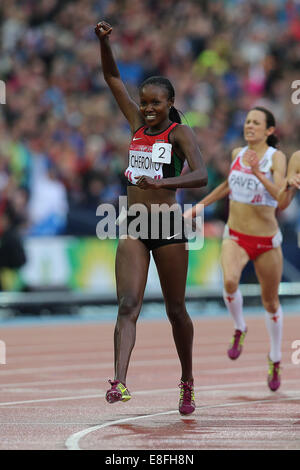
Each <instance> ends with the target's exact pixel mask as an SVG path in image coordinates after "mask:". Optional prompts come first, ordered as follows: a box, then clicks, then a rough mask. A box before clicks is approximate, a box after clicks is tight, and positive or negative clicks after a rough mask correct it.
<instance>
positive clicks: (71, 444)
mask: <svg viewBox="0 0 300 470" xmlns="http://www.w3.org/2000/svg"><path fill="white" fill-rule="evenodd" d="M299 398H300V395H295V396H294V397H284V398H279V399H277V400H276V403H278V402H279V401H288V400H298V399H299ZM261 403H263V404H265V403H274V400H273V399H269V400H253V401H252V402H244V401H241V402H237V403H220V404H217V405H207V406H199V407H197V410H200V411H201V410H208V409H212V408H227V407H234V406H241V405H242V406H245V405H249V404H250V405H256V404H261ZM175 413H176V414H178V410H172V411H164V412H162V413H154V414H150V415H143V416H133V417H130V418H123V419H118V420H116V421H109V422H107V423H103V424H100V425H98V426H91V427H89V428H86V429H83V430H82V431H79V432H76V433H74V434H71V435H70V436H69V437H68V438H67V440H66V442H65V446H66V447H67V449H68V450H83V449H81V448H80V447H79V441H80V439H82V438H83V437H84V436H86V435H87V434H90V433H91V432H94V431H98V430H99V429H103V428H106V427H108V426H114V425H116V424H121V423H127V422H128V421H137V420H139V419H147V418H153V417H155V416H163V415H172V414H175Z"/></svg>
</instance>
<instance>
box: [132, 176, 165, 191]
mask: <svg viewBox="0 0 300 470" xmlns="http://www.w3.org/2000/svg"><path fill="white" fill-rule="evenodd" d="M135 179H137V183H136V185H137V186H138V187H139V188H141V189H159V188H160V187H161V184H160V181H159V180H155V179H153V178H150V177H149V176H135Z"/></svg>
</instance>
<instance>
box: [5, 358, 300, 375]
mask: <svg viewBox="0 0 300 470" xmlns="http://www.w3.org/2000/svg"><path fill="white" fill-rule="evenodd" d="M217 361H218V359H217V358H216V362H217ZM203 362H208V361H203V359H201V358H195V359H194V360H193V363H194V364H202V363H203ZM157 365H159V366H160V367H169V366H171V365H178V359H177V358H174V359H164V361H163V363H162V360H161V359H154V360H137V361H135V362H134V366H135V367H152V366H157ZM111 367H112V363H111V362H104V363H102V364H101V363H99V362H97V363H95V364H78V365H65V366H46V367H30V368H20V369H10V370H1V376H5V375H18V374H31V373H40V372H65V371H78V370H94V369H96V370H100V369H108V368H111ZM267 367H268V366H267V363H262V364H261V365H260V366H247V371H253V372H254V371H260V370H267ZM284 368H285V369H292V368H294V369H295V368H296V366H295V365H294V364H285V365H284ZM244 371H245V365H244V366H243V367H229V368H226V369H224V367H223V368H222V369H202V370H201V373H202V374H209V375H212V374H217V373H220V374H231V373H235V372H236V373H239V372H244Z"/></svg>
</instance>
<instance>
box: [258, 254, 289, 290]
mask: <svg viewBox="0 0 300 470" xmlns="http://www.w3.org/2000/svg"><path fill="white" fill-rule="evenodd" d="M282 265H283V259H282V251H281V247H278V248H273V249H272V250H269V251H267V252H266V253H263V254H262V255H260V256H258V258H256V260H255V261H254V268H255V272H256V275H257V279H258V281H259V283H260V285H261V291H262V295H263V297H272V296H274V295H277V293H278V286H279V283H280V281H281V276H282Z"/></svg>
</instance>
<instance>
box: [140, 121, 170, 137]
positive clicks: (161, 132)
mask: <svg viewBox="0 0 300 470" xmlns="http://www.w3.org/2000/svg"><path fill="white" fill-rule="evenodd" d="M173 124H178V123H177V122H171V124H170V125H169V126H168V127H166V129H164V130H163V131H160V132H155V133H154V134H147V133H146V130H147V129H149V127H145V129H144V134H145V135H147V136H148V137H152V136H156V135H160V134H163V133H164V132H166V131H167V130H168V129H169V128H170V127H171V126H173Z"/></svg>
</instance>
